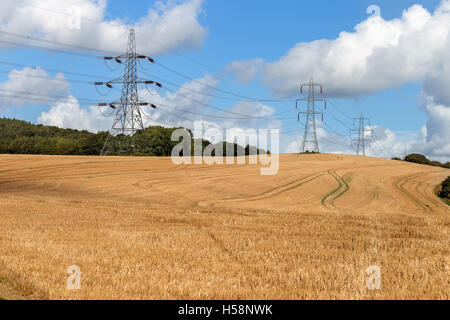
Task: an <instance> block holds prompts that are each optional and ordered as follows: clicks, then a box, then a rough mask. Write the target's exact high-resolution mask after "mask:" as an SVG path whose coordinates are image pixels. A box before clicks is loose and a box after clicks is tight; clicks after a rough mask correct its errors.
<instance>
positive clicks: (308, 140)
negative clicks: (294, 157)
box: [296, 79, 327, 153]
mask: <svg viewBox="0 0 450 320" xmlns="http://www.w3.org/2000/svg"><path fill="white" fill-rule="evenodd" d="M303 87H308V98H303V99H297V100H296V108H297V109H298V103H299V102H302V101H306V102H307V109H306V112H299V113H298V121H300V115H301V114H305V115H306V117H305V120H306V122H305V130H304V135H303V141H302V144H301V147H300V152H301V153H304V152H306V151H311V152H316V153H319V143H318V142H317V132H316V115H321V116H322V122H323V113H322V112H316V110H315V103H316V101H323V102H325V109H326V108H327V102H326V100H325V99H322V98H316V93H315V89H316V87H320V94H322V91H323V87H322V85H321V84H318V83H314V80H313V79H311V80H310V82H309V83H306V84H302V85H301V86H300V93H301V94H303Z"/></svg>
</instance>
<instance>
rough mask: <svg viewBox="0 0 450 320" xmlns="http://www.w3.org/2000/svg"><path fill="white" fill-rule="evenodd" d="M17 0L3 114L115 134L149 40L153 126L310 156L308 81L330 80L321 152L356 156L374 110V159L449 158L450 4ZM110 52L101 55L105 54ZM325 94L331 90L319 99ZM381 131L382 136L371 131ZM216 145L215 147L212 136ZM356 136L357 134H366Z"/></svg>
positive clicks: (146, 68)
mask: <svg viewBox="0 0 450 320" xmlns="http://www.w3.org/2000/svg"><path fill="white" fill-rule="evenodd" d="M129 3H130V2H128V1H123V0H109V1H107V0H97V1H96V0H67V1H57V0H23V1H21V0H18V1H12V0H4V1H2V2H1V4H0V116H3V117H12V118H18V119H24V120H26V121H30V122H33V123H42V124H46V125H56V126H59V127H65V128H74V129H80V130H81V129H83V130H84V129H85V130H89V131H93V132H96V131H99V130H108V129H109V128H110V127H111V125H112V122H113V117H114V114H113V113H112V112H111V111H113V110H111V109H109V108H108V107H97V106H96V104H97V103H98V102H112V101H117V100H118V99H120V90H121V87H120V85H115V86H114V88H113V89H111V90H109V89H108V88H107V87H104V86H97V87H96V86H94V85H93V84H92V83H93V82H94V81H107V80H111V79H115V78H118V77H120V76H121V74H122V73H123V65H119V64H117V63H115V62H111V61H110V62H106V63H105V61H104V60H103V59H101V57H103V56H105V55H107V56H113V55H114V56H116V55H119V54H122V53H124V52H125V50H126V46H127V38H128V33H129V30H130V29H131V28H133V29H135V32H136V46H137V51H138V53H139V54H142V55H146V56H151V57H152V58H153V59H154V60H155V63H151V62H150V61H148V60H141V61H140V63H139V64H138V75H139V77H141V78H145V79H149V80H156V81H159V82H161V84H162V85H163V88H162V89H160V90H154V89H157V87H152V86H145V85H142V86H140V91H139V95H140V97H141V98H142V99H144V100H146V101H151V102H152V103H154V104H155V105H157V106H158V109H152V108H149V107H145V108H144V113H145V118H144V121H145V124H146V125H164V126H167V127H171V126H185V127H188V128H192V127H193V121H194V120H201V119H203V120H204V122H205V127H206V128H212V129H214V128H220V129H225V128H227V129H230V128H232V129H233V130H236V131H237V132H243V133H245V132H248V131H249V130H253V129H255V130H257V129H264V128H280V130H281V141H280V151H281V152H299V151H300V146H301V142H302V139H303V129H304V118H302V117H303V115H302V117H301V118H300V122H298V121H297V119H298V112H299V111H305V108H306V105H304V104H302V103H301V104H300V105H299V107H300V110H296V108H295V106H296V102H295V100H296V99H301V98H305V97H306V96H305V93H303V94H301V93H300V85H301V84H303V83H308V82H309V81H310V79H311V78H313V79H314V81H315V82H317V83H319V84H322V86H323V95H322V96H321V98H323V99H326V100H327V109H326V110H325V109H324V105H323V104H321V103H319V102H318V103H317V108H318V110H317V111H323V113H324V118H323V119H324V122H322V119H321V117H320V116H318V117H317V127H318V129H317V135H318V139H319V147H320V151H321V152H331V153H348V154H352V153H354V152H355V148H354V146H351V145H350V142H351V138H352V137H351V136H350V130H351V129H354V125H358V122H356V123H355V122H354V120H353V118H356V117H359V116H360V115H361V114H363V115H364V117H367V118H369V119H370V123H367V124H365V125H366V127H365V128H366V129H367V130H372V132H373V135H370V132H369V131H367V135H368V136H367V138H368V140H369V141H371V142H369V143H368V145H367V154H368V155H371V156H377V157H393V156H397V157H401V156H404V155H406V154H408V153H412V152H417V153H423V154H425V155H427V156H428V157H429V158H431V159H433V160H439V161H444V162H445V161H450V125H449V123H450V90H448V88H449V87H450V32H449V31H450V0H421V1H420V0H416V1H412V0H411V1H410V0H396V1H390V0H380V1H366V0H346V1H334V0H318V1H299V0H292V1H291V0H283V1H258V0H246V1H238V0H229V1H219V0H179V1H176V0H167V1H133V5H130V4H129ZM99 57H100V58H99ZM317 94H319V92H317ZM369 135H370V136H369ZM204 137H205V138H208V139H211V140H213V141H214V140H215V139H216V137H214V136H213V135H212V134H211V132H208V131H205V132H204ZM353 138H354V137H353Z"/></svg>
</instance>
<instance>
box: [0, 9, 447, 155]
mask: <svg viewBox="0 0 450 320" xmlns="http://www.w3.org/2000/svg"><path fill="white" fill-rule="evenodd" d="M6 2H8V1H6ZM11 2H12V1H11ZM52 2H54V0H48V1H42V2H37V1H31V0H24V1H22V2H12V4H11V6H10V8H9V9H10V10H12V12H14V13H17V12H19V11H21V10H33V12H36V13H37V14H38V15H40V17H41V18H42V19H47V18H48V19H52V18H54V16H58V15H59V16H60V17H59V18H60V19H61V18H65V17H64V15H61V14H58V13H56V12H52V11H49V10H54V11H58V12H67V11H64V10H66V9H65V8H68V7H64V6H62V5H61V4H59V5H58V6H56V5H55V6H50V5H51V4H52ZM83 2H87V3H90V2H91V3H94V4H96V3H97V2H96V1H89V0H83ZM186 2H189V1H175V2H169V5H168V7H174V6H176V5H179V4H183V3H186ZM14 3H15V4H14ZM21 3H25V4H26V5H25V6H24V5H22V4H21ZM60 3H61V2H60ZM162 3H166V2H165V1H163V2H162ZM440 3H441V1H439V0H417V1H412V0H396V1H388V0H384V1H366V0H346V1H332V0H329V1H326V0H319V1H297V0H296V1H294V0H292V1H288V0H284V1H257V0H246V1H237V0H232V1H219V0H205V1H203V2H201V3H200V5H199V11H198V12H197V13H195V14H194V20H195V23H198V25H199V26H200V28H201V29H202V30H203V31H205V33H204V34H203V35H200V36H198V35H195V36H194V35H192V34H188V35H186V39H187V40H186V41H184V42H183V40H180V43H179V45H176V44H175V45H174V48H173V50H168V51H166V52H162V53H161V52H157V53H156V54H152V57H153V58H155V59H156V60H158V61H160V62H161V63H163V64H164V65H166V66H170V67H171V68H173V69H176V70H177V71H179V72H181V73H183V74H186V75H189V76H190V77H192V78H199V79H200V78H203V77H205V75H211V76H212V77H214V78H215V81H216V82H215V83H214V84H215V85H217V86H218V87H219V88H221V89H224V90H229V91H232V92H235V93H238V94H241V95H245V96H251V97H258V98H272V97H276V96H277V92H276V89H274V88H273V87H271V86H270V85H268V83H267V79H268V78H269V76H268V75H267V73H264V72H266V71H261V72H258V73H257V74H256V76H255V77H254V78H253V79H252V81H251V82H250V83H241V82H239V81H238V80H237V79H236V77H234V76H233V75H232V74H230V73H228V72H226V70H227V69H226V67H227V65H229V64H230V63H231V62H233V61H246V60H251V59H261V60H262V61H263V64H264V66H265V65H266V64H271V63H278V62H280V61H281V60H282V57H283V56H285V55H286V54H287V53H288V52H289V50H291V49H292V48H294V47H295V46H296V44H298V43H311V42H313V41H315V40H320V39H328V40H330V41H333V40H335V39H337V38H339V37H340V33H341V32H343V31H347V32H349V33H353V32H355V31H354V28H355V26H356V25H358V24H360V23H362V22H364V21H366V20H367V19H369V17H370V16H371V14H368V13H367V12H366V9H367V7H368V6H370V5H377V6H379V8H380V10H381V17H382V19H383V20H384V21H391V20H392V19H400V18H402V14H403V11H404V10H406V9H408V8H410V7H411V6H413V5H414V4H420V5H421V6H423V7H424V9H426V10H427V11H428V12H430V14H432V13H433V12H434V11H435V10H436V8H437V7H438V6H439V5H440ZM105 4H106V9H105V10H104V11H103V15H104V16H103V17H100V18H91V17H89V18H86V16H84V15H81V16H82V17H83V20H81V23H82V30H81V32H86V33H89V30H94V29H95V28H98V26H97V24H96V22H94V21H92V20H96V19H99V22H100V20H113V19H118V18H119V19H122V23H123V24H127V25H133V24H135V23H136V22H138V21H139V19H142V17H144V16H146V15H147V12H148V10H149V9H151V8H158V3H157V2H156V1H133V5H130V4H129V2H126V1H121V0H114V1H112V0H110V1H108V2H105ZM5 5H6V6H7V4H5ZM33 6H38V7H39V8H36V7H33ZM46 8H47V9H49V10H44V9H46ZM161 10H163V11H164V10H170V8H166V9H161ZM30 12H31V11H30ZM161 14H162V13H161ZM0 17H2V16H0ZM66 18H67V17H66ZM8 19H9V18H8V17H6V16H3V18H2V22H3V23H2V25H3V26H2V27H1V30H8V31H11V30H12V31H13V32H15V33H20V34H27V35H29V34H34V35H36V34H38V35H39V36H40V37H42V38H45V39H52V40H53V39H54V40H55V41H59V42H62V43H76V44H78V45H84V43H87V44H88V45H86V46H88V47H90V48H92V47H95V48H98V49H99V50H108V49H109V48H104V47H102V46H96V43H97V42H96V41H95V39H89V40H87V41H86V42H84V41H83V40H80V35H79V34H80V33H79V31H72V30H68V31H66V34H65V35H64V36H61V34H58V35H56V34H55V35H52V34H51V31H49V30H50V29H49V28H48V27H47V26H45V27H41V25H40V24H39V22H36V23H35V24H34V25H31V26H30V27H29V28H24V30H20V29H17V28H16V29H14V26H10V25H8ZM150 20H151V19H150ZM186 23H189V22H186ZM30 24H31V23H30ZM11 25H12V23H11ZM86 25H89V26H88V29H86V30H84V29H83V28H85V27H86ZM8 28H9V29H8ZM40 28H41V29H40ZM175 30H176V29H175ZM195 30H197V31H193V32H197V33H198V31H199V30H200V29H199V28H197V29H195ZM71 32H74V34H73V36H72V35H71ZM75 33H76V34H75ZM171 35H173V33H172V34H171ZM171 35H169V36H171ZM87 36H88V35H86V37H87ZM75 38H76V40H73V39H75ZM136 38H137V47H138V50H140V51H141V52H142V53H143V54H148V52H149V51H151V50H152V47H155V48H156V47H158V45H157V44H156V43H152V41H153V40H152V34H151V33H150V32H149V33H146V34H144V32H141V33H138V31H137V36H136ZM181 38H183V36H181ZM1 39H3V40H4V39H12V38H11V37H8V36H5V35H4V34H3V35H0V40H1ZM149 39H150V40H149ZM160 39H164V37H162V38H160ZM198 39H200V40H199V42H200V43H197V44H196V45H194V46H193V47H191V48H186V47H187V46H188V47H189V41H191V42H195V41H197V40H198ZM16 40H17V39H16ZM21 40H22V41H23V39H21ZM163 41H164V40H163ZM99 43H100V42H99ZM155 50H156V49H155ZM330 50H331V49H330ZM174 52H176V53H174ZM0 61H7V62H14V63H17V64H20V65H28V66H31V67H35V66H41V67H42V68H43V69H49V68H50V69H55V70H61V71H72V72H80V73H88V74H94V75H98V76H99V80H103V79H105V78H111V79H112V78H115V77H118V76H120V74H121V71H122V70H121V69H119V70H117V71H115V72H112V71H110V70H108V69H107V68H106V67H105V65H104V63H103V61H101V60H100V59H92V58H85V57H82V56H79V55H67V54H59V53H51V52H49V51H45V50H36V49H32V48H17V47H14V48H12V47H10V46H6V45H3V46H2V47H1V49H0ZM297 63H298V64H299V65H301V64H304V63H308V62H306V61H301V60H299V61H297ZM146 66H147V65H146ZM280 66H281V65H280ZM148 67H151V69H150V71H149V72H151V73H152V74H154V75H156V76H158V77H161V78H163V79H165V80H168V81H172V82H175V83H178V84H185V83H187V82H189V81H188V80H186V79H184V78H182V77H179V76H177V75H175V74H173V73H170V72H167V71H166V70H164V69H162V68H161V67H160V66H158V65H148ZM13 69H15V70H21V69H22V68H20V67H18V66H12V65H4V64H3V65H0V70H1V71H10V70H13ZM224 70H225V71H224ZM47 74H48V75H50V76H52V77H54V76H55V75H56V73H54V72H50V71H47ZM318 74H326V72H325V73H318ZM64 76H65V78H66V79H69V80H72V79H77V80H86V81H93V80H94V79H87V78H83V77H77V76H73V75H68V74H65V75H64ZM142 76H143V75H142ZM277 76H278V75H273V77H277ZM312 76H314V75H313V74H311V75H310V76H308V75H307V73H301V72H299V74H298V83H299V84H300V83H301V82H307V81H308V80H309V78H310V77H312ZM145 77H148V76H145ZM336 77H337V79H339V76H338V75H337V76H336ZM323 78H325V79H317V78H316V79H315V80H317V81H318V82H321V83H324V93H325V94H326V95H327V96H328V97H330V98H331V101H332V103H333V105H335V106H337V107H339V110H340V111H343V113H345V114H346V115H348V116H350V117H353V116H354V117H356V116H359V114H360V113H364V114H365V115H366V116H368V117H370V118H371V124H372V125H376V126H379V127H380V128H383V130H386V129H387V130H389V132H393V133H395V135H396V138H395V139H397V140H396V141H397V142H398V143H399V144H400V145H401V144H402V143H403V142H402V141H403V140H402V139H416V138H417V137H416V136H417V135H420V134H421V130H423V127H424V126H427V123H428V125H429V122H430V119H428V116H429V110H428V109H426V104H427V101H426V100H425V98H424V96H423V94H422V91H423V90H422V86H423V79H422V78H423V77H411V80H410V81H408V78H406V79H402V81H393V84H392V85H383V86H381V87H380V88H379V89H377V90H375V91H374V92H364V90H362V91H363V92H360V91H357V92H355V93H354V94H346V95H345V97H342V96H340V94H339V92H338V90H340V89H339V88H337V87H336V86H333V85H330V86H328V87H327V83H332V82H330V81H331V80H329V79H326V76H323ZM8 79H9V78H8V74H6V73H0V81H1V82H3V83H6V82H8ZM294 79H295V78H294ZM269 81H270V80H269ZM295 81H296V80H295ZM355 81H358V80H357V79H355ZM69 82H70V89H69V91H68V92H64V94H70V95H73V96H74V97H76V98H89V99H92V100H93V101H94V100H96V99H97V100H99V101H104V100H105V99H107V100H109V99H117V98H118V94H119V92H111V94H110V95H109V96H107V97H105V98H104V97H101V96H99V95H98V93H97V91H96V90H95V88H94V87H93V86H91V85H88V84H79V83H73V82H71V81H69ZM330 87H331V88H330ZM328 89H330V90H331V91H332V92H331V93H330V94H329V93H328V92H329V91H328ZM63 91H64V90H63ZM369 91H370V90H369ZM214 93H215V94H220V92H214ZM165 94H166V93H164V91H163V92H161V93H160V95H161V96H162V97H164V95H165ZM299 97H300V95H298V98H299ZM0 99H1V97H0ZM202 101H203V100H202ZM208 103H209V104H212V105H214V106H217V107H219V108H223V109H231V108H233V107H236V105H237V104H238V103H239V99H236V100H233V99H230V100H221V99H212V100H208ZM264 104H265V105H267V106H269V107H270V108H273V109H274V112H275V113H277V112H280V111H286V112H287V113H285V114H284V115H283V117H291V116H292V119H293V120H295V119H296V117H297V113H296V110H295V108H294V106H295V105H294V103H293V101H292V100H290V101H286V102H283V103H269V102H267V103H264ZM441 104H443V105H444V106H445V104H444V103H441ZM51 108H52V105H51V104H50V103H47V104H45V103H43V104H36V103H28V104H26V105H21V106H17V107H15V106H12V107H8V106H6V105H4V106H3V108H1V109H0V112H1V113H2V116H6V117H16V118H20V119H25V120H27V121H31V122H34V123H37V122H40V121H39V120H38V118H39V117H40V116H41V114H42V113H43V112H49V110H50V109H51ZM81 108H82V109H83V108H86V109H87V108H88V105H86V106H84V105H82V106H81ZM290 108H292V111H291V112H288V111H287V110H290ZM239 110H240V112H242V113H246V112H245V109H244V110H243V109H242V108H241V107H240V108H239ZM427 110H428V111H427ZM446 110H447V109H446ZM249 111H250V113H252V110H251V109H250V110H249ZM201 112H205V113H207V114H221V113H220V112H219V113H217V112H216V111H214V110H208V109H207V108H206V109H205V110H201ZM330 112H333V114H334V115H336V116H338V118H339V119H340V120H342V121H343V122H346V123H348V122H351V121H350V120H349V119H348V117H345V116H344V117H341V116H340V112H339V111H338V110H334V109H333V107H330ZM427 112H428V113H427ZM246 114H247V113H246ZM185 116H188V115H187V114H185ZM191 117H192V115H191ZM108 121H109V122H112V119H109V120H108ZM108 121H102V122H101V124H99V126H98V128H96V129H104V130H107V129H108V123H109V122H108ZM41 122H42V121H41ZM325 122H326V123H327V125H328V127H331V128H332V129H334V131H336V132H337V133H339V134H342V135H348V131H349V130H348V128H347V127H345V126H342V125H341V123H340V122H338V121H336V120H335V119H333V117H332V116H331V115H328V114H327V113H326V114H325ZM167 123H170V122H167ZM289 123H290V124H291V125H290V126H287V127H286V125H287V124H289ZM266 124H267V123H262V124H258V126H264V125H266ZM280 124H281V126H282V127H284V128H283V130H284V131H290V130H292V129H296V128H299V127H300V124H298V125H296V124H294V125H292V120H281V122H280ZM66 126H67V125H66ZM88 129H90V128H89V127H88ZM428 131H430V128H428ZM299 135H301V132H296V133H293V134H290V135H289V137H287V138H286V142H285V149H289V148H288V146H290V148H291V149H292V148H294V149H295V148H296V147H295V143H294V141H296V140H298V137H299ZM402 137H406V138H402ZM440 138H441V140H440V141H444V142H448V137H447V136H446V133H444V134H443V136H441V137H440ZM386 139H387V138H386ZM417 139H419V140H420V138H417ZM425 140H426V139H425ZM380 143H385V148H390V147H392V148H395V151H392V152H391V153H392V154H391V155H394V154H395V153H399V150H400V149H402V148H403V147H399V145H395V146H394V145H392V143H393V142H392V141H390V142H389V143H391V145H390V144H389V143H388V142H387V141H385V142H383V141H380ZM414 143H416V144H417V143H419V142H417V141H415V142H414V141H412V142H411V141H410V143H409V144H405V146H404V149H408V148H409V149H411V148H412V147H413V146H412V145H414ZM324 148H325V149H326V148H327V146H326V145H325V146H324ZM421 148H422V149H423V150H425V151H424V152H428V154H429V155H431V156H434V158H438V159H441V160H446V159H449V158H450V152H449V154H447V153H446V151H442V150H441V151H439V152H436V151H433V150H431V149H430V148H431V147H426V146H420V147H418V149H421ZM329 149H330V150H329V151H330V152H335V151H336V152H337V151H342V152H351V150H332V148H329ZM288 151H292V150H288ZM411 151H414V150H412V149H411ZM419 151H420V150H419ZM376 155H377V156H382V155H381V154H376Z"/></svg>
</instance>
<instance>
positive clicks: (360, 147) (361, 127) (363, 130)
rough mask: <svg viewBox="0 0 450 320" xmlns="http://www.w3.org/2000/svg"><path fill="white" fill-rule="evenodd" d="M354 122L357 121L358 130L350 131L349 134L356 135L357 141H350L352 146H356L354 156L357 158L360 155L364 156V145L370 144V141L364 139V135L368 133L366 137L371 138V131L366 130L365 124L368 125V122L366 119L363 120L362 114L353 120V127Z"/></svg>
mask: <svg viewBox="0 0 450 320" xmlns="http://www.w3.org/2000/svg"><path fill="white" fill-rule="evenodd" d="M355 121H358V122H359V124H358V129H352V130H350V134H352V132H357V133H358V139H352V145H355V144H356V145H357V146H356V155H357V156H359V155H360V154H361V153H362V155H363V156H366V144H367V143H368V142H370V139H368V138H366V136H367V135H366V133H369V134H368V136H370V137H372V136H373V131H372V130H371V129H366V124H368V125H370V120H369V119H368V118H364V116H363V114H361V116H360V117H359V118H355V119H353V126H355Z"/></svg>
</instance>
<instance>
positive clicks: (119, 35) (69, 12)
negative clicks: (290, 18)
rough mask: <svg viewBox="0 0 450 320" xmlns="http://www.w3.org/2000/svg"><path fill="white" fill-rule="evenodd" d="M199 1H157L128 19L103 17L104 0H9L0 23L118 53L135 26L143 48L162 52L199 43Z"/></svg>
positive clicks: (203, 33) (1, 7)
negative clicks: (146, 9)
mask: <svg viewBox="0 0 450 320" xmlns="http://www.w3.org/2000/svg"><path fill="white" fill-rule="evenodd" d="M202 3H203V0H186V1H184V2H181V3H180V2H179V1H172V0H168V1H167V2H165V3H164V2H157V3H156V5H155V7H154V8H150V9H149V10H148V12H147V13H146V15H145V16H143V17H141V18H140V19H139V20H137V21H136V22H135V23H127V21H125V20H121V19H114V20H108V19H106V18H105V15H106V8H107V1H106V0H66V1H59V0H30V1H27V4H28V5H26V4H21V3H19V2H17V1H13V0H8V1H1V2H0V26H1V29H2V30H6V31H8V32H13V33H18V34H24V35H37V36H39V37H40V38H44V39H46V40H50V41H57V42H63V43H70V44H74V45H80V46H85V47H93V48H98V49H99V50H102V51H112V52H120V53H121V52H124V51H125V48H126V44H127V38H128V32H129V29H130V28H134V29H135V31H136V40H137V48H138V50H139V51H142V54H149V55H151V54H162V53H165V52H168V51H170V50H173V49H177V48H180V47H185V48H196V47H198V46H200V45H201V44H202V43H203V39H204V38H205V36H206V34H207V30H206V29H205V27H203V26H202V25H201V24H200V22H199V21H198V18H199V15H200V13H201V12H202V8H201V6H202ZM61 13H66V14H61ZM78 17H81V19H78ZM11 39H15V40H16V41H17V38H11ZM149 39H152V41H150V40H149ZM31 43H32V44H36V42H34V43H33V42H32V41H31ZM46 45H48V44H46Z"/></svg>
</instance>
